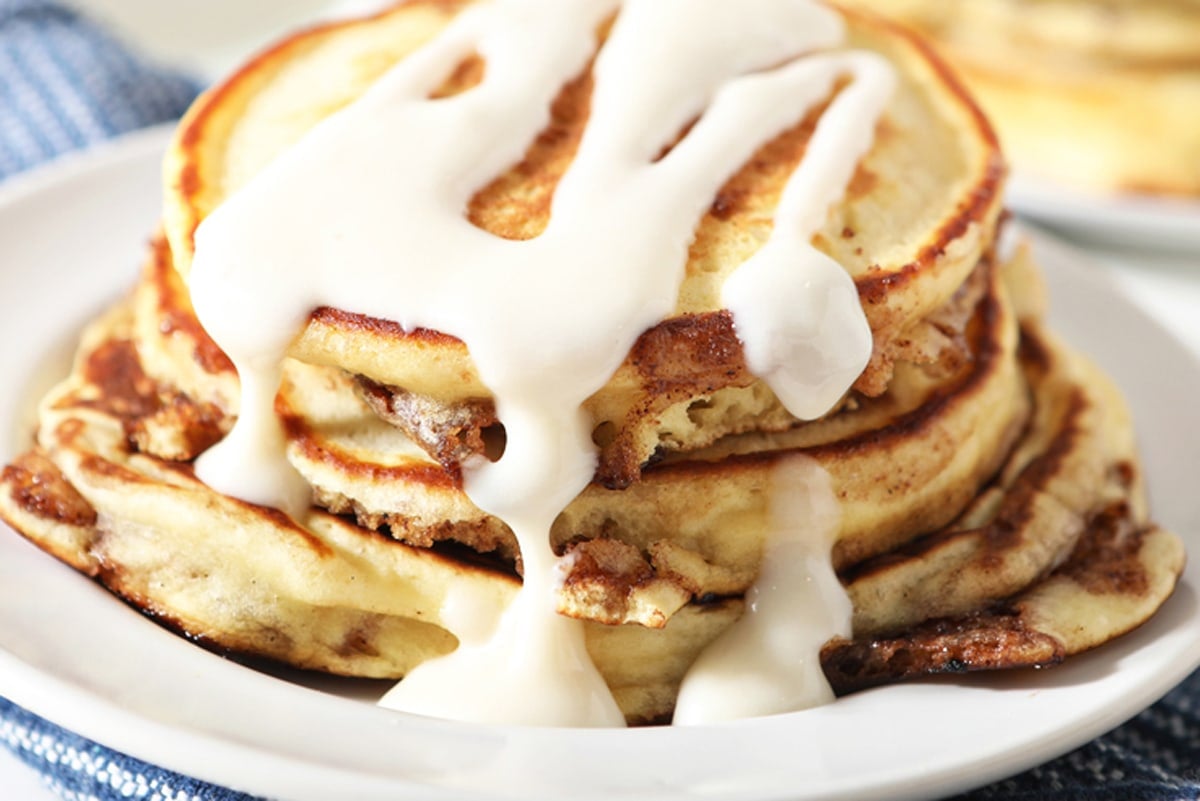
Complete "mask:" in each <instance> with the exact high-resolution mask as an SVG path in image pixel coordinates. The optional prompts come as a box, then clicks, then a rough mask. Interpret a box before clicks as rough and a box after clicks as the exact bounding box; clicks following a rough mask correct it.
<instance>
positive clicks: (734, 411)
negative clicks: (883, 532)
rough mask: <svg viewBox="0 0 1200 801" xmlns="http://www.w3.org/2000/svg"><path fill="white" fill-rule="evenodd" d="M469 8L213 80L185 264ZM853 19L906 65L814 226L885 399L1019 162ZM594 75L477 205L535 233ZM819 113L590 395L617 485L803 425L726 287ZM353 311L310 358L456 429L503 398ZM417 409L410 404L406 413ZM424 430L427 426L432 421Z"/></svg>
mask: <svg viewBox="0 0 1200 801" xmlns="http://www.w3.org/2000/svg"><path fill="white" fill-rule="evenodd" d="M464 5H466V4H464V3H453V2H413V3H406V4H403V5H400V6H398V7H397V8H396V9H394V10H392V11H389V12H385V13H383V14H381V15H379V16H377V17H373V18H370V19H368V20H365V21H362V22H356V23H347V24H339V25H334V26H326V27H322V28H319V29H317V30H315V31H311V32H309V33H307V34H301V35H299V36H296V37H294V38H292V39H289V40H287V41H285V42H283V43H282V44H280V45H279V46H277V47H275V48H273V49H271V50H269V51H267V52H266V53H264V54H262V55H261V56H259V57H258V58H256V59H255V60H253V61H251V62H250V63H249V64H248V65H247V66H246V67H244V68H243V69H242V70H240V71H239V72H237V73H236V74H235V75H233V76H232V77H231V78H230V79H229V80H227V81H225V82H224V83H222V84H221V85H219V86H218V87H216V88H214V89H213V90H211V91H210V92H208V93H207V94H206V95H205V96H203V97H202V98H201V99H200V100H199V101H198V102H197V104H196V105H195V106H194V107H193V109H192V110H191V111H190V112H189V114H188V116H187V117H186V118H185V120H184V121H183V123H182V125H181V126H180V128H179V133H178V135H177V137H176V139H175V142H174V145H173V146H172V148H171V150H170V153H169V155H168V159H167V165H166V181H167V192H166V209H165V222H166V232H167V236H168V239H169V241H170V243H171V249H172V252H173V255H174V258H175V262H176V266H177V268H178V269H179V270H180V271H181V273H182V274H184V275H185V276H186V275H187V274H188V273H189V269H190V263H191V256H192V248H193V241H192V240H193V236H194V232H195V230H196V228H197V226H198V225H199V224H200V223H201V221H202V220H203V219H205V217H206V216H207V215H208V214H209V213H210V212H211V211H212V210H213V209H214V208H215V207H217V206H218V205H219V204H220V203H221V202H222V201H223V199H225V198H226V197H228V196H229V195H230V194H231V193H234V192H236V190H237V189H238V188H239V187H241V186H243V185H245V183H246V182H248V181H249V180H251V178H252V177H253V176H254V175H256V174H257V173H258V172H259V171H260V170H261V169H262V168H263V166H264V165H265V164H267V163H269V162H270V161H271V160H272V158H273V157H274V156H275V155H276V154H278V153H279V152H280V151H281V150H282V149H284V148H286V147H288V146H289V145H290V144H292V143H293V142H295V141H297V140H298V139H299V138H300V137H302V136H303V134H304V133H305V132H306V131H307V130H309V129H310V128H311V127H312V126H313V125H315V124H316V123H317V122H318V121H320V120H322V119H323V118H325V117H326V116H327V115H328V114H330V113H331V112H332V111H334V110H335V109H339V108H342V107H344V106H345V105H346V104H347V103H350V102H351V101H352V100H353V99H354V98H356V97H358V96H359V95H360V94H361V93H362V91H363V90H364V89H365V88H366V87H367V86H369V85H371V84H372V82H373V81H374V80H375V79H376V78H377V77H378V76H379V75H380V73H381V72H382V71H383V70H385V69H386V68H387V67H389V66H390V65H392V64H393V63H395V62H397V61H398V60H401V59H403V58H404V56H405V55H406V54H408V53H409V52H410V51H411V50H412V49H413V48H415V47H416V46H418V45H419V44H420V43H421V42H423V41H425V40H427V39H428V38H430V37H431V36H433V35H434V34H435V33H436V32H437V31H438V30H441V29H442V28H443V27H444V26H445V25H446V24H447V23H448V21H449V20H451V19H452V18H454V16H455V15H456V14H457V13H458V12H459V11H461V9H462V8H463V7H464ZM850 26H851V43H852V44H854V45H861V46H863V47H865V48H867V49H871V50H875V51H877V52H883V53H885V54H886V55H887V56H888V58H889V59H890V60H891V61H893V62H894V63H896V64H898V65H900V67H901V75H902V77H903V80H902V85H901V89H900V91H899V92H898V93H897V96H896V98H895V100H894V101H893V102H892V104H891V105H890V106H889V109H888V112H887V115H886V116H885V118H884V121H883V122H882V124H881V125H880V126H879V128H878V131H877V139H876V144H875V146H874V149H873V150H872V152H871V153H870V154H869V155H868V156H867V158H866V159H864V160H863V162H862V163H861V164H860V166H859V168H858V171H857V174H856V176H855V177H854V179H853V181H852V182H851V188H850V192H849V194H848V196H847V197H846V198H845V199H844V200H843V201H841V202H840V203H838V204H836V205H835V206H834V208H833V209H832V210H831V212H830V214H829V215H828V218H827V220H826V222H825V224H824V226H823V227H822V229H821V232H820V233H819V234H818V235H817V237H816V238H815V242H816V244H817V246H818V247H819V248H820V249H822V250H823V251H825V252H827V253H829V254H830V255H832V256H833V257H834V258H835V260H836V261H837V262H838V263H839V264H841V265H842V266H843V267H845V269H846V270H848V271H849V273H850V274H851V275H852V276H853V277H854V279H855V282H856V284H857V286H858V291H859V294H860V296H861V297H862V299H863V301H864V303H863V306H864V309H865V312H866V315H867V318H868V321H869V323H870V326H871V329H872V332H873V336H874V351H873V355H872V360H871V363H870V366H869V367H868V369H867V370H866V371H864V372H863V374H862V375H861V376H860V378H859V380H858V382H857V384H856V388H857V389H858V390H859V391H860V392H863V393H865V394H868V395H878V394H880V393H881V392H882V391H883V390H884V389H885V388H886V386H887V383H888V380H889V378H890V376H891V373H892V370H893V364H894V363H895V362H896V361H897V360H907V361H915V362H919V363H935V362H937V361H938V360H939V359H940V358H941V357H942V355H943V354H942V352H943V351H944V350H946V349H947V348H949V347H950V346H951V343H950V342H948V341H947V338H946V336H945V334H944V333H943V332H942V331H941V330H940V329H939V328H938V327H937V326H936V325H933V324H930V323H927V322H926V320H927V318H928V317H929V316H930V315H931V314H932V313H934V312H935V310H937V309H939V308H941V307H943V306H944V305H945V304H946V303H947V302H948V301H949V299H950V298H951V297H952V296H953V295H954V293H955V292H956V291H957V290H958V288H959V286H960V285H961V284H962V282H963V280H964V279H965V278H966V276H967V275H968V274H969V273H970V271H971V270H972V269H973V268H974V266H975V264H976V263H977V262H978V260H979V258H980V257H981V256H982V254H983V253H984V252H985V251H986V249H987V248H988V247H989V246H990V244H991V241H992V239H993V237H994V232H995V223H996V219H997V216H998V213H999V210H1000V180H1001V177H1002V164H1001V160H1000V157H999V153H998V151H997V148H996V144H995V140H994V137H993V134H992V132H991V130H990V128H989V127H988V125H987V123H986V122H985V121H984V120H983V119H982V117H980V116H979V114H978V112H977V110H976V109H975V107H974V106H973V105H972V103H971V102H970V101H969V100H968V99H967V98H966V97H965V96H964V95H963V94H962V91H961V89H960V87H959V86H958V85H957V84H956V83H955V82H954V81H953V80H952V79H951V78H950V77H949V76H948V75H947V74H946V72H945V71H944V70H943V68H942V67H941V65H940V64H939V63H938V62H936V61H934V60H932V59H931V58H930V57H929V54H928V53H927V52H926V51H925V50H924V48H923V47H922V46H921V45H919V44H917V43H916V42H914V41H912V40H910V39H907V38H905V37H903V36H900V35H897V34H896V33H895V32H894V31H891V30H889V29H887V28H882V29H881V28H879V27H878V25H877V24H875V23H870V24H868V23H866V22H863V21H861V20H858V19H857V18H854V17H852V18H850ZM317 76H320V77H319V78H317ZM476 80H478V65H476V66H475V67H472V66H471V64H466V65H465V66H464V67H463V68H462V69H461V70H459V71H458V72H456V73H455V74H454V76H453V77H452V79H451V80H450V82H449V84H448V85H447V86H446V87H445V88H444V91H445V92H446V93H447V94H453V93H454V92H457V91H461V90H464V89H466V88H468V87H470V86H471V85H472V83H473V82H474V81H476ZM590 91H591V83H590V78H589V74H585V75H582V76H580V77H579V78H578V79H577V80H576V81H574V82H572V83H570V84H569V85H568V86H567V87H566V88H565V89H564V90H563V92H562V93H561V95H560V96H559V98H558V99H557V101H556V102H555V104H554V107H553V109H552V120H551V123H550V126H549V127H548V128H547V129H546V130H545V131H543V132H542V134H541V136H540V137H539V138H538V139H537V140H536V141H534V142H533V143H531V145H530V146H529V149H528V151H527V152H526V154H525V157H524V158H523V159H522V160H521V161H520V163H518V164H516V165H513V167H512V168H511V169H510V170H509V171H508V172H506V173H504V174H503V175H501V176H499V177H497V178H496V179H495V180H494V181H493V182H492V183H491V184H490V185H488V186H487V187H485V188H484V189H482V190H481V191H480V192H478V193H477V194H476V195H475V196H474V198H473V200H472V201H471V203H470V208H469V209H468V214H469V217H470V219H471V221H472V222H473V223H474V224H475V225H477V226H479V227H480V228H483V229H484V230H487V231H490V232H492V233H494V234H496V235H497V236H500V237H503V238H505V239H528V238H530V237H532V236H534V235H536V234H537V233H538V232H539V231H541V230H542V229H543V228H544V226H545V225H546V221H547V219H548V215H549V204H550V200H551V198H552V196H553V193H554V189H555V187H556V186H557V183H558V181H559V179H560V178H561V177H562V175H563V173H564V171H565V170H566V169H567V167H568V166H569V165H570V163H571V160H572V156H573V153H574V151H575V148H576V147H577V145H578V142H579V139H580V136H581V132H582V130H583V127H584V125H585V124H586V121H587V110H588V99H589V93H590ZM818 116H819V114H814V115H810V117H809V118H807V119H803V120H797V121H796V125H795V126H794V127H793V128H791V129H790V130H788V131H787V132H786V133H784V134H783V135H781V136H779V137H778V138H776V139H775V140H773V141H771V142H768V143H767V144H765V145H764V146H763V147H762V148H761V149H760V150H759V152H758V153H757V154H756V155H755V156H754V158H752V159H751V161H750V162H749V163H747V164H746V165H745V166H744V167H743V168H742V169H741V170H740V171H739V172H737V173H736V174H735V175H734V176H733V177H732V178H730V179H729V181H728V182H727V183H726V184H725V185H724V187H723V188H722V189H721V191H720V193H719V194H718V195H717V197H715V198H714V199H713V201H712V203H711V206H710V208H709V210H708V213H707V214H706V215H705V216H704V217H703V219H702V220H701V221H700V223H699V225H698V227H697V229H696V232H695V238H694V241H693V242H692V245H691V250H690V253H689V256H688V261H687V267H686V275H685V278H684V280H683V283H682V285H681V287H680V289H679V294H678V300H677V303H676V307H675V310H674V313H673V315H672V316H671V317H670V318H669V319H666V320H664V321H663V322H662V323H661V324H660V325H658V326H656V327H654V328H652V329H651V330H649V331H647V332H646V333H645V334H643V336H642V337H641V338H640V339H639V340H638V343H637V345H636V346H635V347H634V349H633V351H632V352H631V354H630V356H629V358H628V359H626V361H625V363H624V364H623V365H622V366H621V367H620V368H619V369H618V370H617V371H616V373H615V374H614V375H613V376H612V377H611V379H610V380H609V381H608V383H607V384H606V385H605V386H604V387H603V388H602V389H601V390H600V391H598V392H597V393H596V394H595V395H593V396H592V397H591V398H590V399H589V400H588V401H587V403H586V404H585V408H586V410H587V412H588V413H589V415H590V417H591V420H592V423H593V431H594V434H593V437H594V439H595V440H596V441H597V443H598V444H599V445H600V446H601V458H600V464H599V466H598V475H599V476H600V477H601V479H602V480H603V481H604V482H605V483H606V484H607V485H609V486H612V487H620V486H625V485H628V484H629V483H630V482H631V481H632V480H634V478H636V475H637V471H638V470H639V469H640V467H641V465H642V464H644V463H646V462H647V461H649V460H651V459H652V458H654V457H655V455H656V454H659V453H661V452H662V451H669V450H688V449H692V448H696V447H702V446H704V445H706V444H709V443H711V442H713V441H715V439H717V438H719V437H720V436H724V435H725V434H729V433H739V432H742V431H748V430H780V429H783V428H787V427H789V426H790V425H791V424H792V423H794V422H795V418H793V417H792V416H791V415H790V414H788V413H787V412H786V411H785V410H784V409H783V408H782V407H781V405H780V404H779V402H778V400H777V399H776V398H775V397H774V395H773V394H772V393H771V392H770V390H768V389H767V388H766V387H765V386H764V385H763V384H762V383H761V381H759V380H758V379H757V378H755V377H754V376H753V375H751V374H750V372H749V371H748V369H747V367H746V364H745V360H744V357H743V354H742V349H741V346H740V343H739V341H738V339H737V336H736V334H735V332H734V329H733V323H732V318H731V317H730V315H729V313H728V312H727V311H725V310H724V309H723V307H722V304H721V302H720V298H719V293H720V287H721V286H722V283H723V281H724V279H725V278H726V277H727V276H728V275H729V274H730V272H731V271H732V270H733V269H734V268H735V267H736V266H737V265H739V264H740V263H741V262H743V261H744V260H745V259H746V257H748V256H749V255H750V254H751V253H753V252H754V251H755V249H757V248H758V247H759V246H760V245H761V244H762V242H763V241H765V239H766V237H767V236H768V235H769V234H770V231H771V221H770V220H771V213H772V212H773V210H774V207H775V205H776V203H777V202H778V198H779V195H780V192H781V189H782V186H783V183H784V181H785V180H786V178H787V177H788V175H789V174H790V173H791V171H792V169H793V168H794V167H795V165H796V164H797V163H798V160H799V159H800V158H801V156H802V154H803V152H804V149H805V146H806V144H807V142H808V140H809V138H810V137H811V135H812V132H813V127H814V124H815V122H816V119H817V117H818ZM670 144H671V143H670V142H666V143H664V145H666V146H668V147H669V146H670ZM913 165H920V168H919V170H917V171H915V172H914V168H913ZM354 312H355V310H353V309H350V310H347V309H334V308H320V309H317V310H315V311H314V312H313V314H312V316H311V318H310V320H309V322H308V325H307V327H306V328H305V330H304V332H303V333H302V334H301V336H300V337H299V338H298V339H297V340H296V341H295V342H294V343H293V346H292V355H293V356H295V357H297V358H299V359H300V360H303V361H306V362H310V363H315V364H329V365H333V366H337V367H339V368H342V369H344V370H347V371H349V372H351V373H353V374H356V375H361V376H364V377H365V379H367V380H368V381H369V382H371V384H372V385H375V386H381V387H383V388H385V389H386V396H385V401H384V404H385V405H386V402H387V399H391V398H396V397H399V398H401V399H412V402H413V403H415V404H417V405H418V408H419V409H420V410H421V411H422V412H427V411H428V409H429V408H430V407H431V406H432V407H433V408H447V407H449V411H447V412H445V414H444V417H445V418H446V419H447V420H448V421H449V422H448V423H447V424H446V425H443V426H441V427H440V429H439V430H444V429H445V428H447V427H449V428H450V429H451V430H452V431H453V430H456V426H457V424H456V423H455V422H454V421H456V420H460V419H462V410H463V408H464V407H465V408H466V409H468V410H471V409H480V408H482V409H485V410H486V409H487V408H488V407H489V403H490V401H491V396H490V392H489V391H488V389H487V388H486V387H484V386H483V384H482V382H481V381H480V379H479V377H478V374H477V372H476V370H475V367H474V365H473V364H472V362H471V360H470V358H469V356H468V354H467V353H466V349H465V347H464V346H463V344H462V343H461V342H459V341H457V340H455V339H453V338H451V337H447V336H445V335H444V334H440V333H437V332H432V331H426V330H415V331H407V332H406V331H405V330H403V328H402V327H401V326H399V325H397V324H395V323H391V322H388V321H384V320H378V319H370V318H366V317H364V316H362V315H360V314H355V313H354ZM693 406H702V407H704V408H707V409H711V410H713V412H712V413H710V414H708V415H706V420H705V424H704V425H697V424H696V423H694V422H693V421H692V417H691V416H689V414H688V410H689V408H691V407H693ZM468 414H470V412H469V411H468ZM412 416H413V415H406V414H404V412H403V410H401V411H399V412H397V413H396V418H397V419H401V420H402V419H404V418H405V417H409V418H411V417H412ZM429 419H430V415H428V414H424V413H423V414H421V420H423V421H427V420H429ZM470 419H471V425H470V426H469V428H470V430H471V431H475V430H478V429H481V428H485V427H487V425H489V424H491V423H492V419H491V418H490V417H488V416H487V415H486V414H484V416H483V417H477V416H475V415H471V416H470ZM408 431H409V433H410V434H416V433H419V431H420V426H417V425H410V426H409V427H408ZM468 439H470V441H471V442H478V439H471V438H470V437H469V438H468ZM422 441H423V442H426V440H422ZM429 448H430V450H431V451H432V452H433V453H434V455H437V456H441V457H445V456H446V455H447V453H451V454H453V453H455V452H456V451H455V450H454V447H453V443H452V444H451V447H449V448H447V447H445V437H444V436H435V437H434V438H433V442H432V443H429Z"/></svg>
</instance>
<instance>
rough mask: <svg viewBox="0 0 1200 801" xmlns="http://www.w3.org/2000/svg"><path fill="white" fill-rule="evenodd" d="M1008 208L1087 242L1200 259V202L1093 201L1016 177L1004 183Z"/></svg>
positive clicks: (1110, 198) (1102, 198)
mask: <svg viewBox="0 0 1200 801" xmlns="http://www.w3.org/2000/svg"><path fill="white" fill-rule="evenodd" d="M1008 203H1009V206H1011V207H1012V209H1013V210H1014V211H1016V212H1017V213H1018V214H1021V215H1023V216H1026V217H1028V218H1030V219H1031V220H1036V221H1038V222H1040V223H1043V224H1046V225H1050V226H1053V227H1055V228H1057V229H1059V230H1061V231H1062V232H1064V233H1067V234H1070V235H1071V236H1072V237H1074V238H1077V239H1080V240H1083V241H1086V242H1094V243H1098V244H1105V245H1117V246H1119V247H1123V248H1150V249H1153V250H1157V251H1166V252H1173V253H1200V198H1195V199H1189V198H1152V197H1118V196H1102V195H1093V194H1087V193H1084V192H1081V191H1078V190H1072V189H1068V188H1066V187H1062V186H1057V185H1054V184H1050V183H1046V182H1044V181H1039V180H1037V179H1033V178H1030V177H1028V176H1024V175H1019V174H1018V175H1014V176H1013V177H1012V178H1011V179H1010V181H1009V186H1008Z"/></svg>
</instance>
